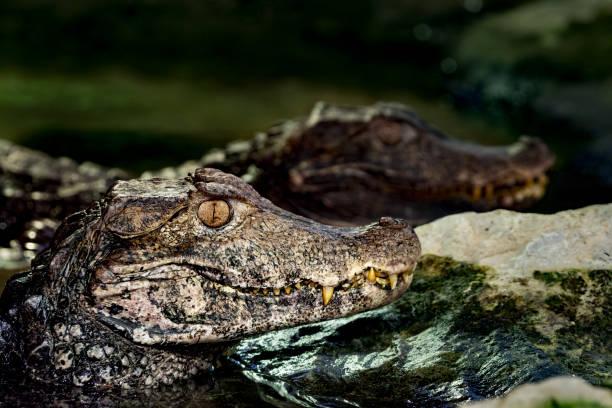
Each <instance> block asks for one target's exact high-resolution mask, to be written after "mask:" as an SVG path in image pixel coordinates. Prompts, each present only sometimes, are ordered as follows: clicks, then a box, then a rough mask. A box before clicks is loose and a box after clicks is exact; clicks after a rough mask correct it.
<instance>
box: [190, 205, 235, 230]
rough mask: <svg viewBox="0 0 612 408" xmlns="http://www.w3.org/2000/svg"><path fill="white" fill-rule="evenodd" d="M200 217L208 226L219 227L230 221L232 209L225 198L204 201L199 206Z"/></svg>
mask: <svg viewBox="0 0 612 408" xmlns="http://www.w3.org/2000/svg"><path fill="white" fill-rule="evenodd" d="M198 217H200V220H202V222H203V223H204V224H205V225H206V226H208V227H212V228H217V227H221V226H223V225H225V224H227V223H228V222H229V220H230V219H231V218H232V210H231V208H230V206H229V204H228V203H227V202H225V201H223V200H210V201H204V202H203V203H202V204H200V207H199V208H198Z"/></svg>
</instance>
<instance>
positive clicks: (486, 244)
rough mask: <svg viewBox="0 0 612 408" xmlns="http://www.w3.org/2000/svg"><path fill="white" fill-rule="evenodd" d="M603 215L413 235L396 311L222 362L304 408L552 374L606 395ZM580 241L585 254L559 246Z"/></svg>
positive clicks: (509, 383) (489, 218) (490, 220)
mask: <svg viewBox="0 0 612 408" xmlns="http://www.w3.org/2000/svg"><path fill="white" fill-rule="evenodd" d="M611 214H612V206H611V205H608V206H593V207H589V208H586V209H582V210H577V211H568V212H565V213H559V214H556V215H552V216H542V215H535V214H518V213H512V212H507V211H496V212H493V213H485V214H458V215H455V216H450V217H446V218H445V219H442V220H438V221H436V222H434V223H432V224H427V225H425V226H422V227H419V228H417V234H419V237H420V239H421V240H422V242H423V248H424V252H429V254H430V255H425V256H423V257H422V258H421V260H420V262H419V264H418V266H417V269H416V271H415V275H414V281H413V283H412V286H411V289H410V290H409V291H408V292H406V293H405V294H404V295H403V296H402V297H401V298H400V299H399V300H398V301H396V302H395V303H393V304H391V305H388V306H386V307H385V308H383V309H379V310H376V311H370V312H367V313H364V314H361V315H358V316H353V317H350V318H347V319H341V320H336V321H331V322H326V323H319V324H315V325H311V326H303V327H299V328H293V329H288V330H283V331H278V332H273V333H268V334H265V335H262V336H258V337H254V338H251V339H246V340H243V341H241V342H240V343H238V344H237V345H236V346H235V347H234V349H233V350H232V351H231V352H230V353H228V358H229V359H230V360H232V361H234V362H235V363H237V364H238V365H239V366H241V367H242V370H243V373H244V374H245V376H246V377H247V378H249V379H251V380H253V381H255V382H257V383H259V384H261V385H262V387H263V388H265V390H266V391H265V392H267V394H268V397H269V398H272V399H274V398H276V399H284V400H288V401H290V402H292V403H294V404H298V405H302V406H308V407H311V406H312V407H314V406H322V405H324V406H335V407H344V406H347V407H348V406H357V405H359V406H372V405H374V404H376V405H384V406H390V407H394V406H402V407H405V406H409V407H440V406H444V407H446V406H455V405H457V404H459V403H461V402H463V401H468V400H476V399H482V398H488V397H493V396H497V395H502V394H504V393H506V392H508V391H509V390H510V389H512V388H514V387H516V386H518V385H520V384H523V383H527V382H534V381H540V380H544V379H546V378H550V377H555V376H560V375H577V376H581V377H584V378H586V379H587V380H588V381H590V382H592V383H594V384H609V383H610V380H611V377H610V375H611V373H610V370H609V367H611V366H612V356H611V353H610V350H611V349H612V343H611V340H610V339H611V338H612V336H611V335H610V332H609V330H610V329H609V328H610V327H612V324H610V316H611V315H612V313H610V307H611V306H610V299H611V298H612V265H610V260H609V259H604V258H602V256H604V255H603V253H604V252H605V251H606V250H607V249H606V248H607V247H606V243H609V242H611V241H610V240H608V239H607V238H606V237H608V236H609V234H610V233H611V231H610V230H611V227H610V219H611ZM485 230H486V231H485ZM504 231H505V232H504ZM588 231H590V233H591V234H592V236H591V237H590V238H589V239H588V240H586V244H588V245H586V244H585V245H583V246H582V247H581V246H580V245H573V248H571V249H568V248H565V249H563V248H561V247H563V246H564V245H567V244H568V243H574V242H575V241H579V240H580V239H581V237H582V235H581V234H582V233H585V234H586V233H587V232H588ZM559 236H563V237H564V239H557V238H558V237H559ZM438 238H439V239H440V241H438ZM579 238H580V239H579ZM437 244H439V246H437ZM545 244H547V245H545ZM600 244H601V245H600ZM555 245H556V246H557V249H558V250H563V251H564V253H565V258H564V259H559V260H557V263H556V264H555V263H554V262H553V261H552V260H553V259H554V256H553V255H554V253H555V250H554V246H555ZM608 246H609V245H608ZM432 249H438V251H437V252H438V253H439V254H441V255H449V256H436V255H431V254H432V253H435V251H433V250H432ZM462 251H463V252H462ZM470 251H471V252H470ZM601 251H603V252H601ZM538 254H540V255H542V256H543V258H545V259H548V263H549V264H551V265H554V266H555V268H556V269H553V270H546V269H545V268H543V267H542V265H539V264H537V262H536V261H537V260H539V259H540V258H541V257H540V256H538ZM587 255H589V256H587ZM600 255H601V256H600ZM451 256H452V257H451ZM580 264H583V265H584V266H586V267H583V268H579V267H578V266H580ZM534 265H538V266H537V267H536V266H534ZM561 266H563V268H561ZM606 266H607V267H606ZM340 396H342V397H340Z"/></svg>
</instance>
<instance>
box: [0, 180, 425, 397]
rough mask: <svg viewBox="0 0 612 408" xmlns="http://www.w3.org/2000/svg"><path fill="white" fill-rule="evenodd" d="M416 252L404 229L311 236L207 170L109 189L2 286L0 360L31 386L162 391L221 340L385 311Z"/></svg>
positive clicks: (328, 230)
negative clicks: (379, 309) (25, 269)
mask: <svg viewBox="0 0 612 408" xmlns="http://www.w3.org/2000/svg"><path fill="white" fill-rule="evenodd" d="M419 253H420V246H419V242H418V239H417V237H416V235H415V234H414V232H413V231H412V229H411V228H410V227H409V226H408V224H407V223H406V221H403V220H400V219H393V218H381V219H380V220H379V221H378V222H377V223H374V224H371V225H368V226H363V227H352V228H348V227H332V226H328V225H323V224H319V223H317V222H314V221H312V220H310V219H307V218H303V217H301V216H297V215H294V214H292V213H290V212H287V211H285V210H282V209H280V208H278V207H276V206H275V205H274V204H272V203H271V202H270V201H268V200H267V199H265V198H262V197H261V196H260V195H259V194H258V193H257V192H256V191H255V190H254V189H253V188H252V187H251V186H249V185H248V184H247V183H245V182H244V181H242V180H241V179H240V178H238V177H235V176H233V175H230V174H226V173H223V172H221V171H218V170H214V169H199V170H197V171H196V172H195V174H194V175H193V176H190V177H188V178H186V179H179V180H164V179H153V180H130V181H119V182H117V183H116V184H114V185H113V187H112V188H111V189H110V190H109V191H108V193H107V194H106V195H105V196H104V197H103V198H102V200H100V201H98V202H96V203H94V204H93V205H92V206H90V208H89V209H87V210H85V211H82V212H79V213H76V214H74V215H72V216H70V217H68V218H67V219H66V220H64V222H63V223H62V225H61V226H60V228H59V229H58V231H57V233H56V235H55V238H54V241H53V243H52V245H51V247H50V249H48V250H47V251H45V252H43V253H42V254H40V255H39V256H38V257H36V258H35V259H34V261H33V266H32V269H31V270H30V271H28V272H25V273H22V274H19V275H17V276H15V277H13V278H12V279H11V280H10V281H9V283H8V285H7V288H6V289H5V291H4V293H3V294H2V297H1V298H0V355H1V356H2V357H1V359H0V361H1V362H2V363H3V364H4V365H5V370H8V369H9V368H11V369H13V370H15V371H19V372H25V373H26V374H27V375H29V376H30V377H32V378H34V379H36V380H39V381H44V382H52V383H63V384H73V385H76V386H121V387H124V388H130V387H132V388H133V387H155V386H158V385H160V384H171V383H174V382H176V381H181V380H186V379H189V378H191V377H194V376H197V375H199V374H201V373H203V372H206V370H207V369H208V368H209V367H210V366H211V364H212V363H213V362H214V359H215V356H217V355H218V353H219V352H220V351H221V350H223V349H224V348H225V347H227V342H229V341H232V340H236V339H239V338H242V337H246V336H250V335H255V334H258V333H263V332H266V331H270V330H276V329H280V328H284V327H290V326H295V325H299V324H305V323H311V322H317V321H321V320H326V319H333V318H337V317H341V316H347V315H351V314H354V313H358V312H360V311H364V310H368V309H372V308H376V307H379V306H382V305H385V304H388V303H390V302H392V301H393V300H395V299H396V298H397V297H398V296H400V295H401V294H402V293H403V292H404V291H405V290H406V289H407V288H408V286H409V285H410V282H411V280H412V271H413V269H414V266H415V263H416V260H417V258H418V256H419Z"/></svg>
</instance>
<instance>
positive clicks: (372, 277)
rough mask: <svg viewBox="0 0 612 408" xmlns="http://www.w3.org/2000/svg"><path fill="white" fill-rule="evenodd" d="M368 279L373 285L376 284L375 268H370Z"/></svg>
mask: <svg viewBox="0 0 612 408" xmlns="http://www.w3.org/2000/svg"><path fill="white" fill-rule="evenodd" d="M366 278H367V279H368V280H369V281H370V282H372V283H374V282H376V273H375V272H374V268H370V269H369V270H368V274H367V276H366Z"/></svg>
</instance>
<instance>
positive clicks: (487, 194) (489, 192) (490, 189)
mask: <svg viewBox="0 0 612 408" xmlns="http://www.w3.org/2000/svg"><path fill="white" fill-rule="evenodd" d="M491 197H493V185H491V184H489V185H487V186H486V187H485V198H491Z"/></svg>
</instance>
